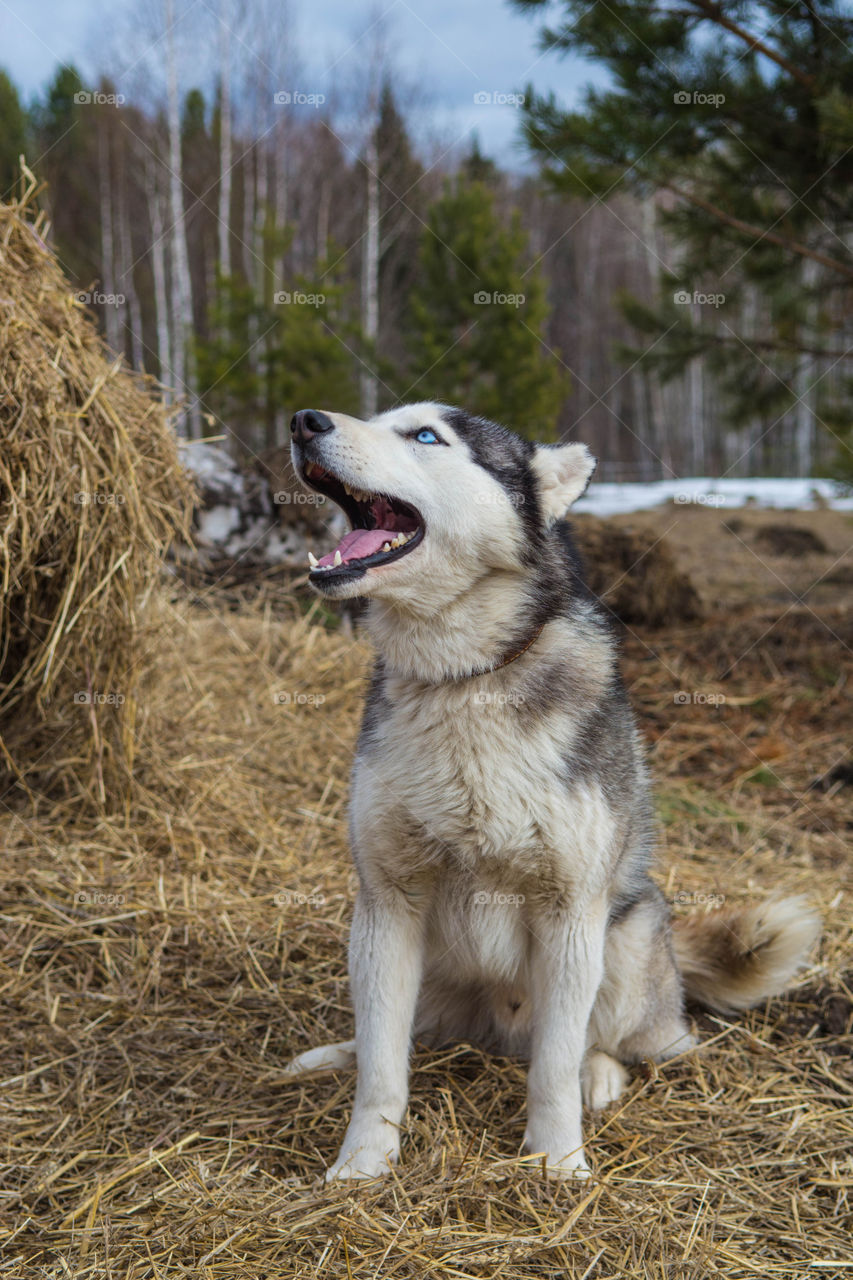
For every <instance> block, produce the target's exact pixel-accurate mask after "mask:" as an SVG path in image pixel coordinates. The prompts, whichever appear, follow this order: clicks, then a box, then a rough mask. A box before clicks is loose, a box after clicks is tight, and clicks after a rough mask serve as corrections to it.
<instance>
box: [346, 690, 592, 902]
mask: <svg viewBox="0 0 853 1280" xmlns="http://www.w3.org/2000/svg"><path fill="white" fill-rule="evenodd" d="M481 686H482V682H480V681H471V682H466V683H465V684H463V685H456V684H449V685H446V686H440V687H426V688H425V687H424V686H421V685H407V684H405V683H404V682H402V681H395V680H393V679H392V680H390V681H389V682H388V686H387V690H386V692H387V696H388V699H389V703H388V705H385V706H384V707H383V717H382V732H381V739H380V740H379V741H376V742H375V744H374V745H373V747H372V749H371V750H370V751H369V753H367V754H366V755H365V756H363V757H362V758H360V759H359V761H358V762H357V765H356V770H355V777H354V785H353V806H352V814H353V829H354V835H355V838H356V844H357V845H358V846H362V844H363V841H362V836H364V837H366V838H367V839H366V840H365V841H364V844H365V847H367V844H368V842H369V845H370V846H372V847H373V848H376V847H377V841H378V847H380V848H381V847H384V846H386V842H387V841H388V840H389V839H391V840H392V841H393V843H394V845H395V848H394V855H395V859H396V865H397V867H398V868H399V869H400V870H401V871H403V870H404V868H405V866H406V864H407V862H408V861H409V860H410V859H411V860H412V861H413V862H414V863H416V864H418V865H421V866H422V865H423V862H424V860H425V859H429V860H431V861H438V862H442V863H445V864H452V865H454V866H455V867H457V868H466V869H467V870H469V871H471V872H475V873H476V876H477V879H478V880H479V881H480V882H483V880H484V879H486V880H487V879H489V878H490V877H495V878H496V879H497V880H499V881H500V882H501V883H500V886H498V885H493V886H492V887H493V888H498V887H503V888H506V889H511V888H512V887H513V886H514V885H515V886H517V885H518V883H519V881H520V879H521V878H523V877H525V876H527V875H531V874H536V873H537V872H538V871H540V870H541V869H543V861H544V860H547V863H548V866H549V870H550V871H551V873H552V874H554V873H555V872H556V873H557V874H559V870H558V868H557V867H556V866H555V865H554V864H555V861H556V862H558V863H562V864H563V866H562V867H561V868H560V870H562V872H563V874H566V875H569V876H571V875H572V869H571V868H570V867H569V866H568V865H566V864H567V863H568V862H570V861H571V860H572V858H571V851H572V848H573V847H577V846H578V845H579V844H582V843H583V840H584V829H585V828H588V827H589V825H590V824H591V823H592V824H594V825H600V824H602V823H604V824H606V823H607V822H609V821H610V815H609V813H608V812H606V808H607V807H606V805H604V803H603V798H602V797H601V796H600V793H598V794H597V795H591V794H590V791H589V789H587V788H583V789H579V790H572V789H571V788H570V787H569V785H568V783H567V779H566V762H565V750H566V745H567V741H568V740H570V738H571V726H570V725H568V724H567V722H566V718H565V716H564V715H563V716H553V717H550V716H544V717H542V716H537V717H535V718H532V717H525V714H524V706H523V704H518V703H516V701H515V700H514V699H513V694H512V690H511V687H510V686H507V691H505V692H500V691H495V689H494V688H493V689H492V690H491V691H489V690H484V689H483V688H482V687H481ZM594 791H596V792H598V789H597V788H594ZM395 832H396V840H394V835H393V833H395ZM401 832H405V833H407V836H404V837H403V842H402V843H404V847H403V848H401V847H400V845H401V839H400V834H401ZM407 838H408V840H409V841H410V842H411V845H413V846H414V847H405V841H406V839H407Z"/></svg>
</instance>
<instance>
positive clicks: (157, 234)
mask: <svg viewBox="0 0 853 1280" xmlns="http://www.w3.org/2000/svg"><path fill="white" fill-rule="evenodd" d="M146 169H147V173H146V182H145V190H146V194H147V196H148V217H149V221H150V222H151V240H152V243H151V271H152V274H153V276H154V312H155V315H156V320H157V359H158V361H159V365H160V370H159V376H160V381H161V382H163V383H164V384H165V385H166V386H167V387H168V388H169V389H170V390H171V389H173V388H174V383H175V375H174V371H173V369H172V344H171V340H170V327H169V299H168V293H167V289H166V246H165V230H164V227H163V206H162V203H161V195H160V190H159V186H158V183H157V162H156V160H154V159H153V157H152V156H151V155H150V153H149V154H148V158H147V161H146ZM166 395H167V399H169V400H171V395H169V392H168V391H167V393H166Z"/></svg>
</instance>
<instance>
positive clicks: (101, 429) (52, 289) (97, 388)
mask: <svg viewBox="0 0 853 1280" xmlns="http://www.w3.org/2000/svg"><path fill="white" fill-rule="evenodd" d="M25 174H26V176H27V177H28V178H29V179H30V181H29V186H28V188H27V190H26V191H25V193H24V195H23V196H22V199H21V201H20V202H19V203H16V204H11V205H2V204H0V293H2V295H3V300H2V303H0V438H2V450H0V782H3V783H4V784H5V782H6V781H7V780H8V778H9V777H12V778H14V779H16V781H17V785H18V786H20V787H23V788H25V789H32V790H35V791H43V790H45V789H46V788H51V789H53V788H58V789H60V790H62V791H63V792H64V793H65V794H66V795H67V797H68V799H69V802H70V803H71V804H72V805H74V806H79V805H80V804H81V803H82V801H83V800H84V798H85V799H86V800H88V801H89V802H93V803H94V804H95V805H96V806H100V807H101V808H103V807H105V806H107V804H108V798H107V797H108V793H109V803H110V804H114V803H115V801H116V793H117V791H123V792H125V794H126V793H127V792H128V791H129V789H130V777H131V773H132V768H133V757H132V745H133V742H134V738H135V733H134V729H135V716H136V700H135V680H134V671H135V669H136V660H137V658H138V656H139V654H140V653H141V651H142V649H143V647H144V645H145V644H146V643H147V644H150V643H154V642H155V637H153V636H151V635H150V634H149V635H147V636H145V635H143V634H142V632H141V628H140V605H141V602H142V598H143V597H144V595H145V593H146V592H147V591H148V590H149V589H150V586H151V584H152V582H154V581H156V579H157V570H158V567H159V562H160V559H161V557H162V555H163V554H164V552H165V550H166V548H167V547H168V546H169V545H170V543H171V541H172V539H173V537H174V535H175V533H176V532H177V531H178V530H179V529H182V528H184V527H185V525H186V522H187V520H188V518H189V509H188V503H189V497H190V492H191V489H190V485H189V482H188V480H187V479H186V477H185V475H184V473H183V472H182V470H181V469H180V467H179V465H178V457H177V450H176V447H175V441H174V438H173V435H172V432H171V430H170V428H169V425H168V422H167V418H166V414H165V412H164V409H163V407H162V404H160V403H159V402H158V401H157V400H155V399H154V398H153V397H152V396H151V395H150V394H148V392H147V390H146V388H144V387H143V386H142V385H140V382H139V380H138V379H135V378H133V377H131V375H130V374H129V373H128V372H127V371H126V370H125V369H124V368H123V367H122V362H121V360H120V359H117V358H115V357H114V356H112V355H111V354H110V353H109V352H108V351H107V350H106V349H105V347H104V345H103V343H102V341H101V339H100V338H99V337H98V334H97V331H96V328H95V325H94V321H93V320H92V317H91V316H90V315H89V314H88V313H87V311H86V309H85V307H84V306H83V305H82V304H81V303H80V302H79V301H78V300H77V298H76V296H75V295H74V294H73V293H72V291H71V287H70V285H69V284H68V281H67V280H66V279H65V277H64V276H63V275H62V272H61V270H60V268H59V266H58V264H57V262H56V260H55V258H54V256H53V254H52V253H51V252H50V251H49V250H48V249H47V248H46V247H45V245H44V242H43V240H42V234H43V232H44V229H45V228H44V223H43V218H42V216H41V215H38V214H37V213H36V210H35V205H34V196H35V180H34V179H32V175H30V174H29V173H28V171H25Z"/></svg>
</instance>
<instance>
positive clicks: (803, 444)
mask: <svg viewBox="0 0 853 1280" xmlns="http://www.w3.org/2000/svg"><path fill="white" fill-rule="evenodd" d="M817 277H818V264H817V263H816V262H815V261H814V260H813V259H811V258H806V259H805V260H804V262H803V267H802V280H803V288H804V291H805V293H806V295H807V297H808V298H809V300H808V301H807V302H805V304H804V306H805V309H806V321H805V324H804V325H803V331H802V335H801V339H802V345H803V346H808V345H809V342H810V340H811V339H812V338H813V337H814V335H813V333H812V332H811V324H810V318H811V315H812V311H813V306H812V302H811V300H810V295H811V293H812V290H813V289H814V286H815V285H816V284H817ZM816 371H817V370H816V362H815V357H814V356H812V355H808V354H806V353H802V354H801V355H800V358H799V360H798V361H797V370H796V373H795V375H794V392H795V394H796V395H797V397H798V400H797V403H796V405H795V407H794V459H795V462H796V467H797V475H798V476H810V475H811V473H812V469H813V467H814V446H815V389H814V375H815V373H816Z"/></svg>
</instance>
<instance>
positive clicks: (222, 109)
mask: <svg viewBox="0 0 853 1280" xmlns="http://www.w3.org/2000/svg"><path fill="white" fill-rule="evenodd" d="M227 10H228V0H220V4H219V86H220V87H219V270H220V272H221V273H222V275H223V276H225V277H226V278H227V277H228V276H230V275H231V237H230V230H229V229H230V225H231V163H232V161H231V46H230V43H229V39H228V37H229V35H230V32H229V30H228V25H227V23H226V21H225V15H226V12H227Z"/></svg>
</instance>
